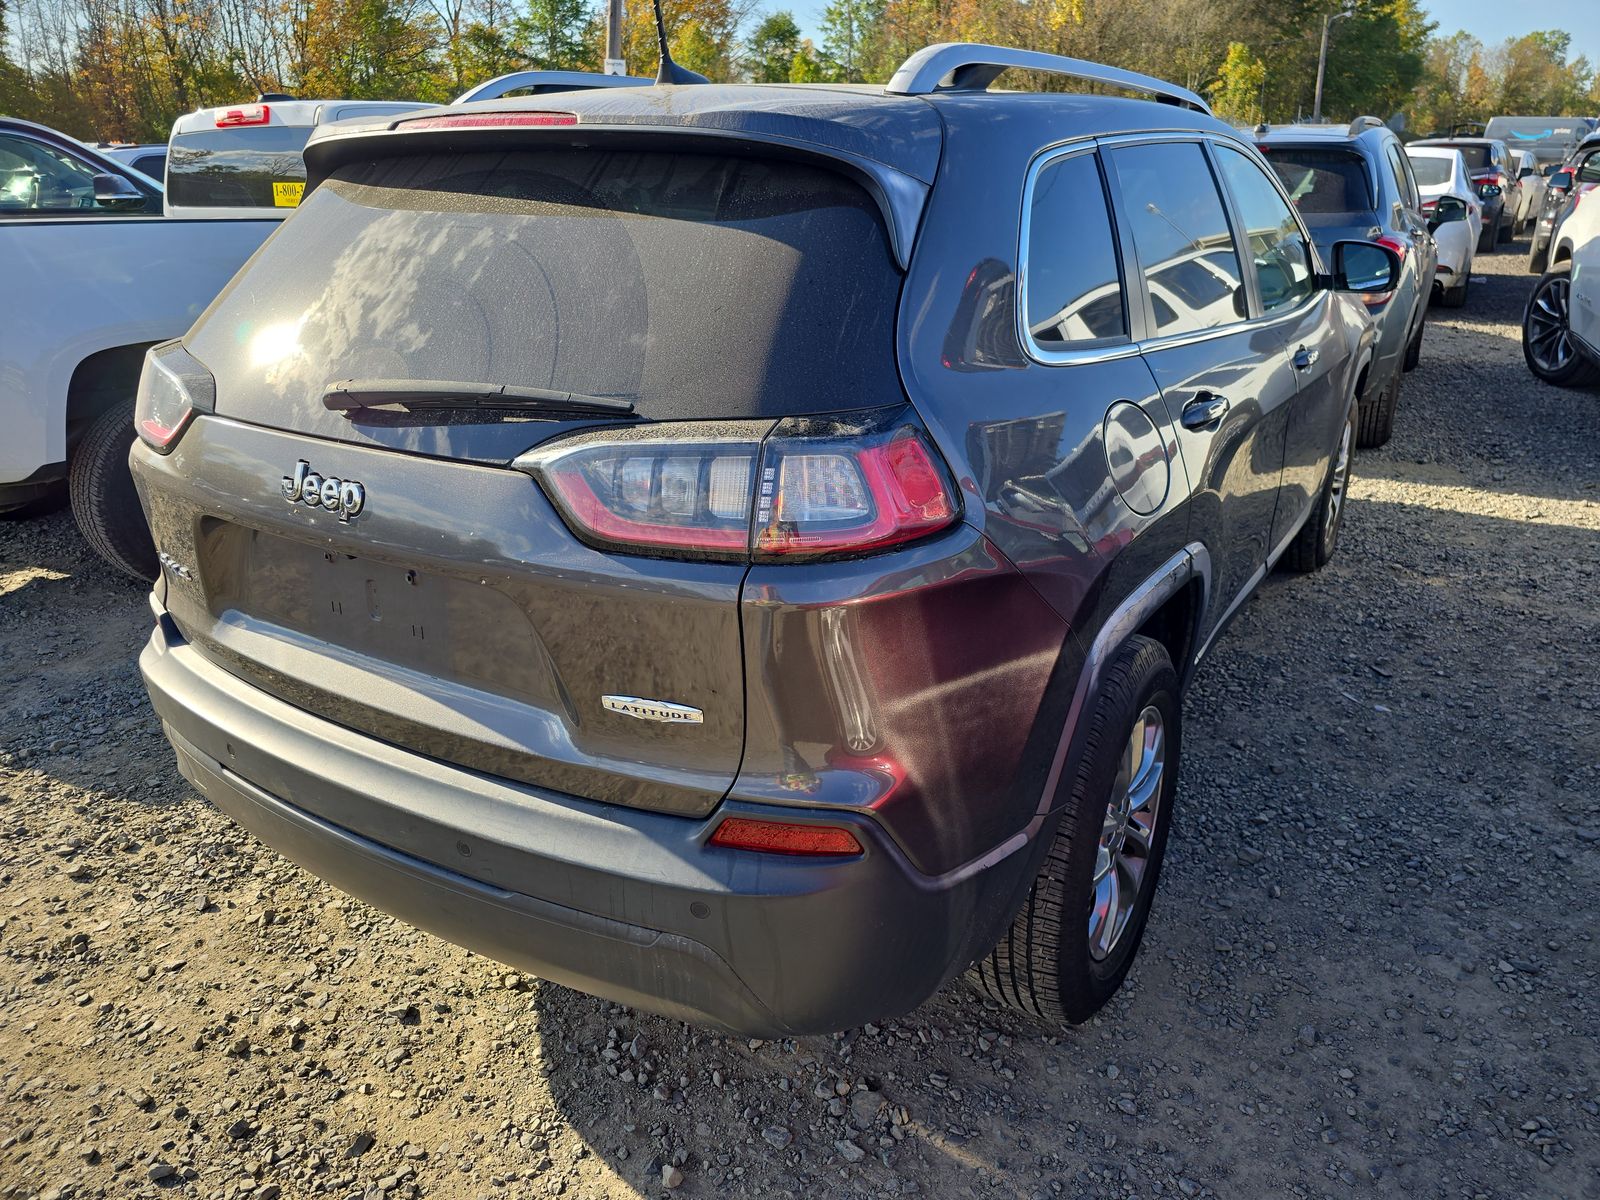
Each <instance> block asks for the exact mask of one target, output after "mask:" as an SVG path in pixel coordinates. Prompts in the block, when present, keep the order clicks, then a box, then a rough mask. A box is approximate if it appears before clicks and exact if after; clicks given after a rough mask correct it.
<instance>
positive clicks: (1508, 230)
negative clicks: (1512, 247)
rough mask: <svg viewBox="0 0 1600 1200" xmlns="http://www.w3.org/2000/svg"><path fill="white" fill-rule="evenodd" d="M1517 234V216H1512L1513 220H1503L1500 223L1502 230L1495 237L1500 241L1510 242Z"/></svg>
mask: <svg viewBox="0 0 1600 1200" xmlns="http://www.w3.org/2000/svg"><path fill="white" fill-rule="evenodd" d="M1516 234H1517V218H1516V217H1512V218H1511V220H1509V221H1502V222H1501V223H1500V231H1499V233H1498V235H1497V236H1496V237H1495V241H1496V242H1499V243H1505V242H1509V241H1510V240H1511V239H1512V238H1513V237H1515V236H1516Z"/></svg>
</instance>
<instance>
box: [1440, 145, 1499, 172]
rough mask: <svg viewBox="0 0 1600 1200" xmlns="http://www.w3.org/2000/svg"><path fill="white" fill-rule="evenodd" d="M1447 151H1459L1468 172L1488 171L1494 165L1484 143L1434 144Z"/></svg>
mask: <svg viewBox="0 0 1600 1200" xmlns="http://www.w3.org/2000/svg"><path fill="white" fill-rule="evenodd" d="M1434 144H1435V145H1437V146H1440V147H1442V148H1444V149H1446V150H1459V151H1461V157H1462V158H1463V159H1465V160H1466V163H1467V170H1469V171H1486V170H1488V169H1489V168H1490V167H1492V166H1493V165H1494V161H1493V160H1492V159H1491V158H1490V157H1489V147H1488V146H1485V145H1484V144H1483V143H1482V142H1460V143H1458V142H1436V143H1434Z"/></svg>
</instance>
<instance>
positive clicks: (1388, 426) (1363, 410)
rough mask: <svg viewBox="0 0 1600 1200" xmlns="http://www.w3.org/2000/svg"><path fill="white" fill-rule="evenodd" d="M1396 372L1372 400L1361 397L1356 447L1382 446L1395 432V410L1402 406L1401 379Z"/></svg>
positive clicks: (1358, 410) (1398, 372)
mask: <svg viewBox="0 0 1600 1200" xmlns="http://www.w3.org/2000/svg"><path fill="white" fill-rule="evenodd" d="M1401 375H1402V372H1400V371H1396V372H1395V373H1394V375H1393V376H1392V377H1391V378H1390V380H1389V383H1388V386H1386V387H1385V388H1384V389H1383V390H1382V391H1380V392H1379V393H1378V394H1377V395H1375V396H1373V397H1371V398H1370V399H1369V398H1368V397H1366V396H1363V397H1361V399H1360V400H1359V401H1357V403H1356V445H1358V446H1360V447H1361V448H1362V449H1364V450H1365V449H1370V448H1371V447H1373V446H1381V445H1383V444H1384V443H1385V442H1387V441H1388V440H1389V436H1390V434H1392V433H1393V432H1394V410H1395V409H1396V408H1397V407H1398V406H1399V404H1400V379H1401Z"/></svg>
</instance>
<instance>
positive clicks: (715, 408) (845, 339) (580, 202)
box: [190, 149, 904, 441]
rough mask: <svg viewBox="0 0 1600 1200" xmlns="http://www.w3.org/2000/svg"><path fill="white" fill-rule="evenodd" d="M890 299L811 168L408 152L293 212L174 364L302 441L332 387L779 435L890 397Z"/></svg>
mask: <svg viewBox="0 0 1600 1200" xmlns="http://www.w3.org/2000/svg"><path fill="white" fill-rule="evenodd" d="M899 295H900V274H899V272H898V270H897V268H896V266H895V264H894V261H893V259H892V258H891V256H890V251H889V245H888V239H887V237H886V234H885V231H884V226H883V222H882V219H881V217H880V214H879V212H878V208H877V206H876V205H875V204H874V203H873V201H872V200H871V199H870V198H869V197H868V196H867V194H866V193H865V192H864V191H863V190H862V189H861V188H859V187H858V186H857V185H856V184H854V183H853V182H851V181H850V180H848V179H845V178H844V177H843V176H841V175H838V174H836V173H834V172H832V171H829V170H826V169H823V168H819V167H814V166H810V165H801V164H795V163H789V162H778V161H773V160H766V159H753V158H742V157H740V158H735V157H725V156H715V155H705V154H691V153H673V154H668V153H661V152H634V151H628V152H620V151H601V150H596V149H589V150H549V151H508V152H494V153H483V152H479V153H472V154H448V153H444V154H420V155H414V156H409V157H397V158H386V159H380V160H377V161H366V162H361V163H356V164H351V165H347V166H345V167H342V168H340V169H339V170H338V171H337V172H336V173H335V174H334V175H333V176H332V177H330V178H329V179H328V180H326V181H324V182H323V183H322V184H320V185H319V186H318V187H317V188H316V189H315V190H314V191H313V192H311V193H309V194H308V195H307V196H306V197H305V201H304V203H303V205H302V207H301V209H300V211H299V212H298V213H296V214H295V216H294V217H293V218H291V219H290V220H289V221H287V222H285V224H284V226H283V227H282V229H280V230H279V231H278V233H277V235H276V236H275V237H273V238H272V239H271V240H270V241H269V242H268V243H267V244H266V246H265V247H264V248H263V249H262V251H261V252H260V254H259V255H258V256H257V257H256V259H255V260H254V261H253V263H252V264H251V266H250V268H249V269H248V270H246V271H245V272H244V273H243V274H242V275H241V276H239V277H238V279H236V281H235V283H234V285H233V286H231V287H230V288H229V289H228V290H227V291H226V292H225V293H224V294H223V296H222V297H221V298H220V299H219V301H218V302H217V304H216V305H215V306H214V308H213V309H212V310H211V311H210V312H209V313H208V314H207V315H206V316H205V317H203V318H202V321H201V324H200V325H199V326H197V328H196V330H195V331H194V333H193V334H191V338H190V344H191V347H192V349H193V351H194V353H195V354H196V355H197V356H198V357H199V358H200V359H201V361H203V362H205V363H206V364H207V365H208V366H209V367H211V369H212V370H213V371H214V372H215V373H216V374H217V377H218V380H219V383H220V384H221V385H222V386H221V390H223V391H226V392H229V393H230V394H231V395H232V396H233V397H234V400H233V404H234V405H235V407H234V408H233V409H232V411H234V412H236V413H238V414H239V415H246V416H247V417H248V418H249V419H260V420H263V421H271V422H274V423H278V424H285V423H290V424H296V425H298V427H301V428H307V429H308V430H309V429H310V428H311V427H312V426H315V428H316V429H317V430H319V431H320V430H321V428H322V425H321V422H320V419H319V418H320V417H326V416H328V415H329V414H327V413H325V412H320V413H318V412H317V411H316V410H321V409H322V404H321V396H322V393H323V390H324V389H325V387H326V386H327V385H328V384H329V383H330V382H333V381H337V380H344V379H351V378H377V379H392V378H400V379H432V380H460V381H472V382H481V383H492V384H515V385H520V386H528V387H538V388H547V389H553V390H557V391H563V392H568V391H570V392H579V393H583V394H587V395H598V396H607V397H619V398H625V399H628V400H632V401H634V402H635V404H636V407H637V409H638V411H639V412H640V413H641V414H642V415H644V416H647V417H652V418H658V419H666V418H685V417H730V418H732V417H765V416H786V415H793V414H799V413H814V412H828V411H832V410H837V409H849V408H869V407H878V406H881V405H883V404H886V403H899V402H902V401H903V400H904V392H903V391H902V389H901V386H900V382H899V375H898V371H897V368H896V364H895V352H894V328H895V313H896V309H897V306H898V301H899ZM273 331H276V332H273ZM269 333H270V335H271V336H270V337H269V338H267V340H268V341H271V342H272V345H271V347H270V348H269V349H267V350H264V351H263V352H262V353H256V352H255V351H254V350H252V349H251V347H252V346H253V345H254V343H255V341H256V340H258V339H260V338H263V337H267V335H268V334H269ZM274 339H275V340H274ZM264 344H265V343H263V345H264ZM264 354H265V355H269V356H270V362H267V361H266V360H265V359H264V357H263V355H264ZM241 406H242V408H241ZM223 407H226V405H219V408H223ZM297 407H298V408H300V409H303V410H307V411H305V412H304V413H303V415H302V417H300V418H299V419H296V418H294V417H291V416H289V415H288V414H289V413H290V412H291V411H292V410H294V409H295V408H297ZM337 425H338V426H339V427H342V428H345V429H348V428H349V422H346V421H344V420H343V419H342V418H340V419H337ZM335 436H338V435H335ZM529 440H530V441H531V440H532V439H531V437H530V438H529Z"/></svg>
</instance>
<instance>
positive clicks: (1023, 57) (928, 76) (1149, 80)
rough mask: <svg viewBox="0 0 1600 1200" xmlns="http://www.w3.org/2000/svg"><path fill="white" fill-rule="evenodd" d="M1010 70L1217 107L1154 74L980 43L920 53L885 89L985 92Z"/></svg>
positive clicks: (1201, 108)
mask: <svg viewBox="0 0 1600 1200" xmlns="http://www.w3.org/2000/svg"><path fill="white" fill-rule="evenodd" d="M1009 67H1016V68H1018V69H1020V70H1024V71H1045V72H1048V73H1049V74H1051V75H1070V76H1072V77H1073V78H1074V79H1085V80H1088V81H1090V82H1091V83H1103V84H1106V85H1108V86H1110V87H1117V88H1126V89H1127V90H1128V91H1130V92H1149V93H1150V94H1151V95H1153V96H1154V97H1155V98H1156V99H1157V100H1159V101H1161V102H1162V103H1163V104H1176V105H1178V106H1179V107H1180V108H1188V109H1193V110H1194V111H1195V112H1198V113H1205V114H1206V115H1207V116H1210V115H1211V108H1210V106H1209V105H1208V104H1206V102H1205V101H1204V100H1202V99H1200V97H1199V96H1197V95H1195V94H1194V93H1193V92H1191V91H1189V90H1188V89H1187V88H1181V87H1178V86H1177V85H1176V84H1172V83H1167V82H1165V81H1164V80H1160V79H1157V78H1156V77H1155V76H1153V75H1141V74H1139V73H1138V72H1137V71H1124V70H1122V69H1121V68H1119V67H1108V66H1104V65H1102V64H1101V63H1093V62H1085V61H1084V60H1083V59H1081V58H1066V57H1063V56H1062V55H1059V54H1043V53H1041V52H1039V51H1037V50H1017V49H1015V48H1013V47H1010V46H985V45H982V44H980V43H976V42H940V43H938V44H937V45H934V46H925V47H923V48H922V49H921V50H918V51H917V52H916V53H915V54H913V55H912V56H911V57H910V58H908V59H906V60H905V62H903V63H901V64H900V69H899V70H898V71H896V72H895V73H894V78H892V79H891V80H889V82H888V83H887V84H885V85H884V89H883V90H884V91H885V92H889V93H892V94H894V95H897V96H927V95H931V94H933V93H934V92H981V91H983V90H984V89H985V88H987V87H988V86H989V85H990V84H991V83H993V82H994V81H995V79H996V77H998V76H999V74H1000V72H1002V71H1004V70H1006V69H1007V68H1009Z"/></svg>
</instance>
